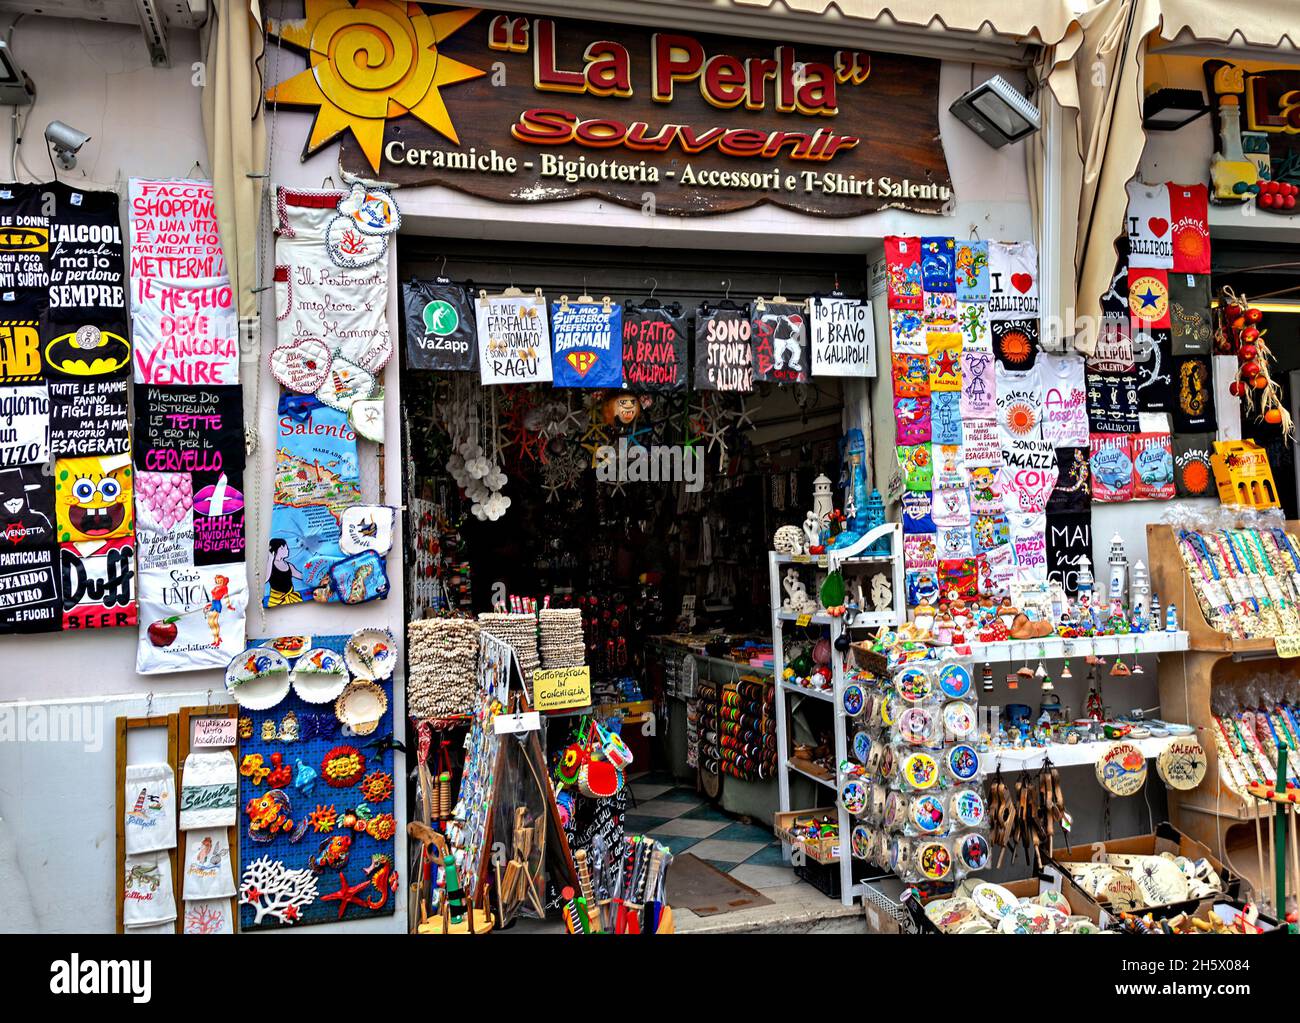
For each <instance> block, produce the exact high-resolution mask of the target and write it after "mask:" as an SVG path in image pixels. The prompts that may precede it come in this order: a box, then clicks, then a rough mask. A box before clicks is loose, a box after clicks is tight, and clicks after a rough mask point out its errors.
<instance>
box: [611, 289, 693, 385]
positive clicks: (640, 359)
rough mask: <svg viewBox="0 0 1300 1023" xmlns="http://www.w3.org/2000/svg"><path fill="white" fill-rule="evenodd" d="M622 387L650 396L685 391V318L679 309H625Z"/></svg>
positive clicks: (633, 306) (632, 306) (659, 307)
mask: <svg viewBox="0 0 1300 1023" xmlns="http://www.w3.org/2000/svg"><path fill="white" fill-rule="evenodd" d="M623 386H624V387H626V388H627V389H628V390H631V391H637V392H638V393H649V394H666V393H668V392H670V391H682V390H685V389H686V318H685V317H684V316H683V315H682V312H681V309H680V308H679V307H677V306H668V307H665V306H658V307H655V306H644V307H643V306H636V305H627V306H624V308H623Z"/></svg>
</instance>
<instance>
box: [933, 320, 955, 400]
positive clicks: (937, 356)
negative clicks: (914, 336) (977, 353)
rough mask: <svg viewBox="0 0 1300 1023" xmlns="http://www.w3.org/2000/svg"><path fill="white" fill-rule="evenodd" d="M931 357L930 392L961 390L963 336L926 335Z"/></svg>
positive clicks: (940, 333)
mask: <svg viewBox="0 0 1300 1023" xmlns="http://www.w3.org/2000/svg"><path fill="white" fill-rule="evenodd" d="M926 344H927V346H928V347H929V355H930V390H931V391H959V390H961V335H960V334H958V333H956V332H940V331H933V330H932V331H930V332H929V333H927V334H926Z"/></svg>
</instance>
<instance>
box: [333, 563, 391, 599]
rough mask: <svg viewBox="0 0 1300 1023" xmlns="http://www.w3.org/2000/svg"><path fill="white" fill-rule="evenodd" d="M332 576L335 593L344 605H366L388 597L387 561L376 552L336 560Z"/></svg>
mask: <svg viewBox="0 0 1300 1023" xmlns="http://www.w3.org/2000/svg"><path fill="white" fill-rule="evenodd" d="M329 578H330V586H331V588H332V589H333V590H334V593H335V595H336V596H337V597H338V598H339V600H340V601H342V602H343V603H344V604H364V603H365V602H366V601H368V600H383V599H384V598H385V597H387V596H388V590H389V582H388V563H387V562H386V561H385V560H384V559H383V557H382V556H381V555H379V554H376V553H375V552H374V551H363V552H362V553H360V554H354V555H352V557H350V558H344V559H343V560H342V561H336V562H334V564H332V565H331V566H330V569H329Z"/></svg>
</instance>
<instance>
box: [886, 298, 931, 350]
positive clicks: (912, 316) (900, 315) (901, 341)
mask: <svg viewBox="0 0 1300 1023" xmlns="http://www.w3.org/2000/svg"><path fill="white" fill-rule="evenodd" d="M889 350H890V351H891V352H894V353H895V354H898V355H903V354H906V355H925V354H926V353H927V352H928V351H929V349H928V348H927V347H926V344H925V321H924V320H923V319H922V318H921V314H920V313H919V312H916V311H913V310H911V309H891V310H889Z"/></svg>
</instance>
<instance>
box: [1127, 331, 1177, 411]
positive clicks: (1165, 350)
mask: <svg viewBox="0 0 1300 1023" xmlns="http://www.w3.org/2000/svg"><path fill="white" fill-rule="evenodd" d="M1134 346H1135V347H1136V348H1139V349H1141V351H1140V352H1139V355H1145V358H1138V360H1137V397H1138V411H1139V412H1168V411H1169V409H1170V406H1171V405H1172V404H1173V386H1174V367H1173V360H1174V356H1173V341H1171V340H1170V337H1169V331H1168V330H1165V329H1158V330H1149V331H1145V332H1144V333H1143V334H1141V335H1139V336H1138V337H1136V338H1134Z"/></svg>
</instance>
